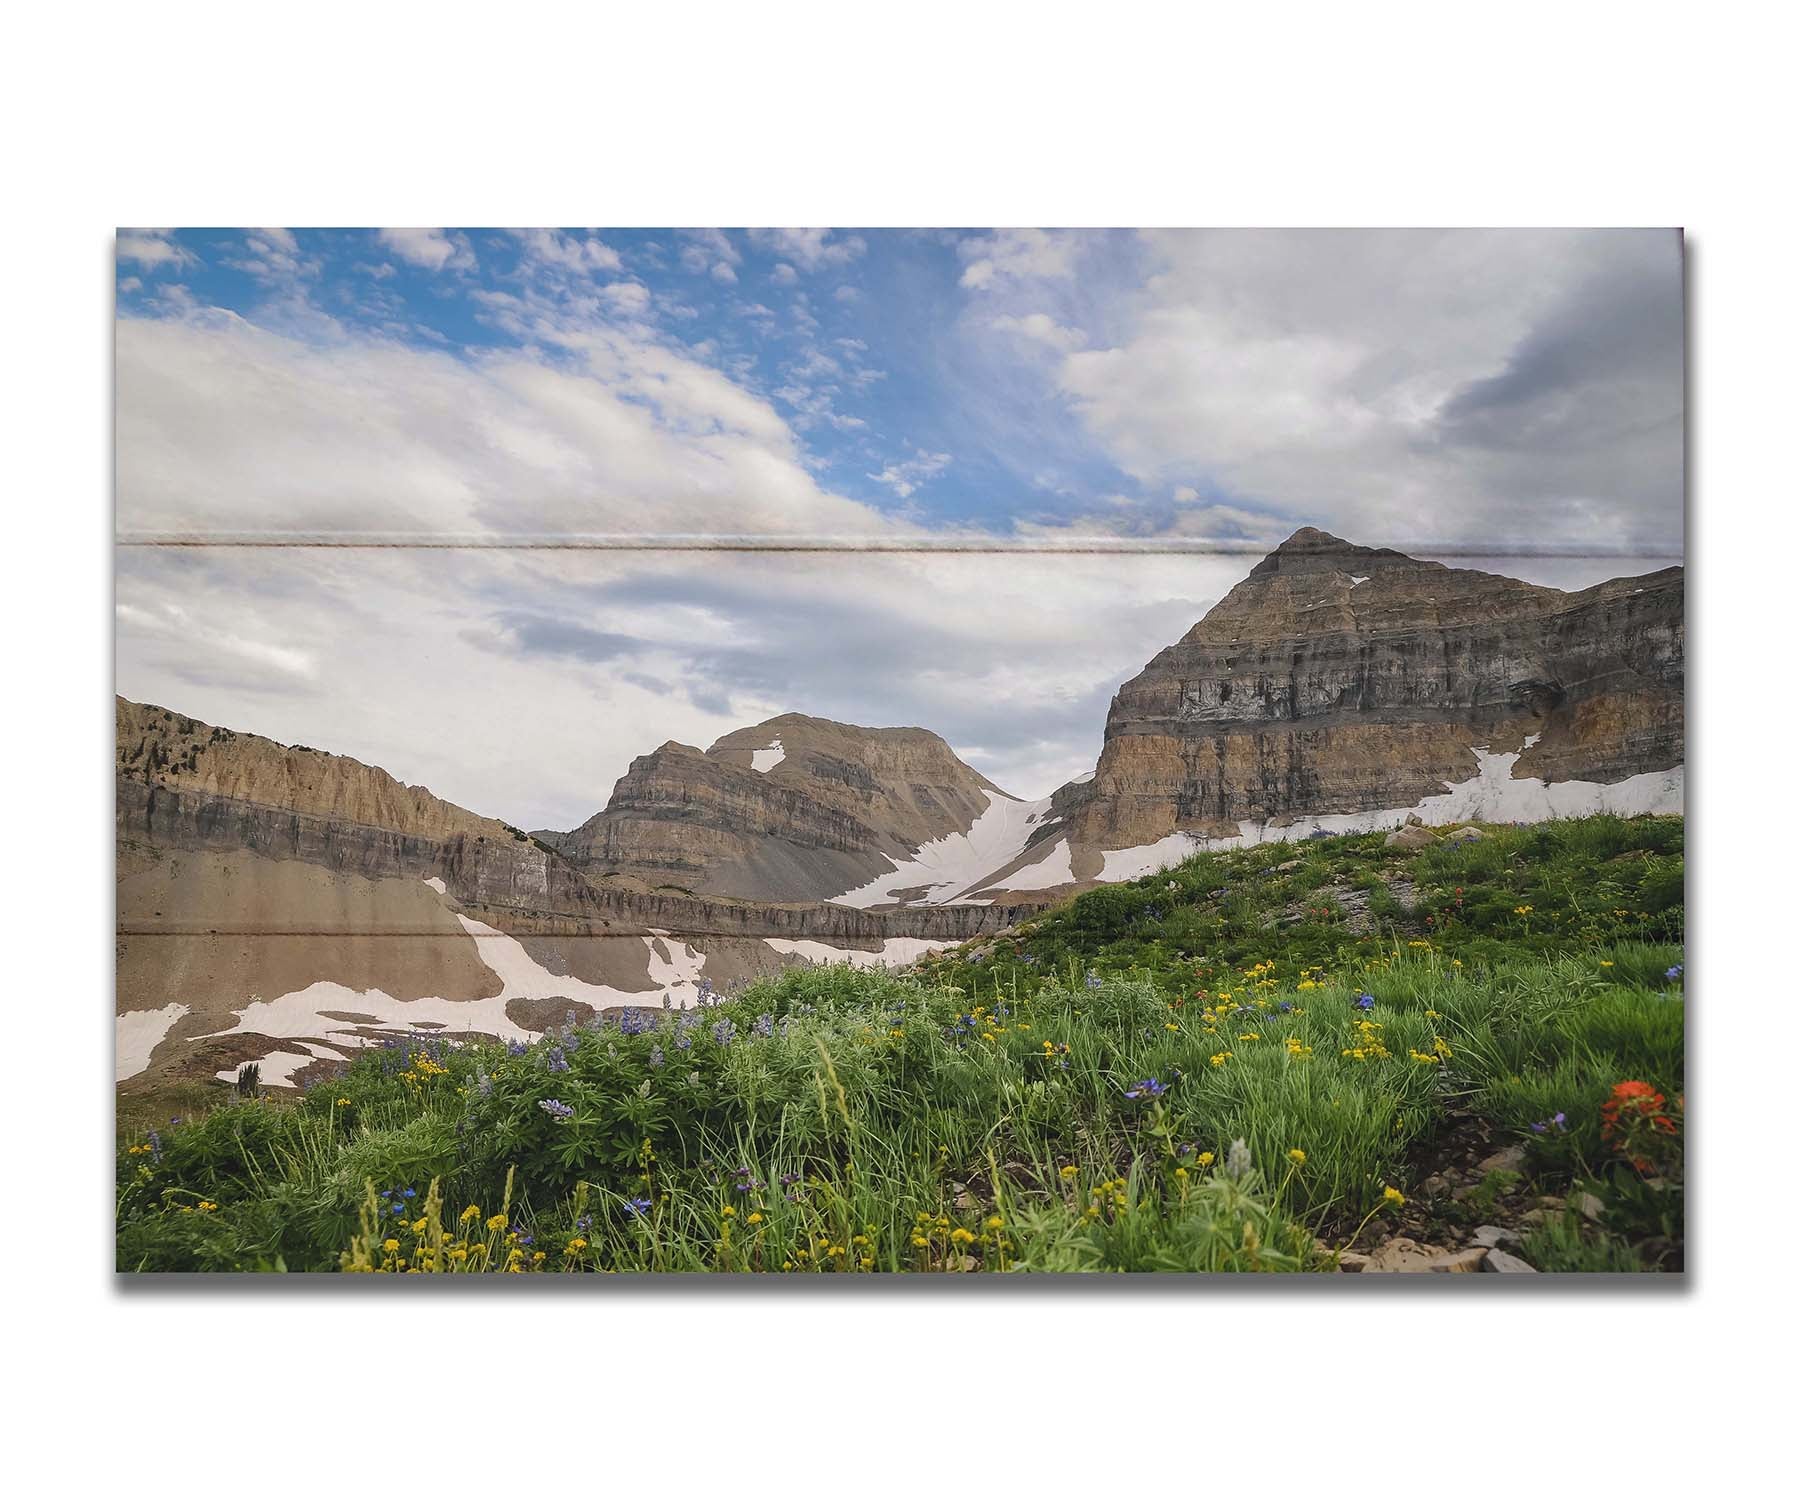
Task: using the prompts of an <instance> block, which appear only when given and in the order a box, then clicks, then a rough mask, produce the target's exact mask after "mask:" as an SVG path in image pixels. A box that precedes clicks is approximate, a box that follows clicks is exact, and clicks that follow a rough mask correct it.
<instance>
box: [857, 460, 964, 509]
mask: <svg viewBox="0 0 1800 1500" xmlns="http://www.w3.org/2000/svg"><path fill="white" fill-rule="evenodd" d="M949 467H950V455H949V454H948V453H927V452H926V451H925V450H924V449H923V448H919V449H915V450H914V456H913V457H912V458H908V459H903V460H902V461H901V462H899V463H895V464H889V465H887V466H886V467H885V468H884V469H882V471H881V472H880V473H879V474H871V475H870V476H869V478H871V479H873V480H874V481H875V482H876V483H877V484H885V485H886V486H887V487H888V488H889V489H891V490H892V491H893V492H894V493H895V494H896V495H898V496H899V497H900V498H901V499H902V500H905V499H907V498H908V497H909V496H910V495H911V494H912V493H913V491H915V490H916V489H918V487H919V486H920V485H922V484H923V483H925V481H926V480H928V479H931V478H933V477H934V476H936V475H938V474H941V473H943V472H944V470H945V469H947V468H949Z"/></svg>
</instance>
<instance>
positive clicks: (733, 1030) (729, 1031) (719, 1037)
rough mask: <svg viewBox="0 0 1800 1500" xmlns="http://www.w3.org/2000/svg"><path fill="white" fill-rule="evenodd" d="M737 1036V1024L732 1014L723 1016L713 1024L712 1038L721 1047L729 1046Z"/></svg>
mask: <svg viewBox="0 0 1800 1500" xmlns="http://www.w3.org/2000/svg"><path fill="white" fill-rule="evenodd" d="M736 1037H737V1025H736V1023H735V1022H734V1021H733V1020H732V1019H731V1017H730V1016H724V1017H721V1018H720V1019H719V1020H718V1021H717V1022H716V1023H715V1024H714V1026H713V1029H712V1039H713V1040H714V1041H715V1042H717V1043H718V1044H719V1045H720V1046H721V1047H729V1046H730V1045H731V1044H732V1042H733V1041H734V1040H735V1039H736Z"/></svg>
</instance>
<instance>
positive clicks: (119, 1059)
mask: <svg viewBox="0 0 1800 1500" xmlns="http://www.w3.org/2000/svg"><path fill="white" fill-rule="evenodd" d="M187 1013H188V1008H187V1007H186V1006H185V1005H165V1006H163V1008H162V1009H161V1010H128V1011H126V1012H125V1014H124V1015H122V1016H120V1017H119V1018H118V1020H117V1021H116V1022H115V1023H114V1025H113V1080H114V1082H117V1083H123V1082H124V1081H125V1080H126V1079H127V1078H135V1077H137V1075H138V1074H139V1073H141V1072H143V1071H144V1069H145V1068H147V1067H149V1066H150V1054H151V1053H152V1052H154V1051H155V1050H156V1048H157V1045H158V1044H159V1043H160V1042H161V1041H162V1039H163V1038H164V1037H166V1036H167V1035H168V1034H169V1028H170V1027H171V1026H173V1025H174V1024H175V1023H176V1022H177V1021H179V1020H180V1019H181V1018H182V1017H183V1016H185V1015H186V1014H187Z"/></svg>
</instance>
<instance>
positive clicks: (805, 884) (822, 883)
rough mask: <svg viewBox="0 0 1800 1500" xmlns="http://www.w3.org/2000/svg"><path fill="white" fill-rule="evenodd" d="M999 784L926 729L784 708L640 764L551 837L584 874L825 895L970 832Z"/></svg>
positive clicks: (791, 897)
mask: <svg viewBox="0 0 1800 1500" xmlns="http://www.w3.org/2000/svg"><path fill="white" fill-rule="evenodd" d="M1004 795H1005V794H1004V793H1002V792H1001V791H1000V790H999V788H997V787H995V786H994V785H993V783H992V782H990V781H988V780H987V779H986V778H985V777H983V776H981V775H979V774H978V773H977V772H975V771H974V770H972V769H970V767H968V766H966V765H964V764H963V763H962V761H960V760H958V759H957V758H956V755H955V754H954V753H953V752H952V751H951V749H950V747H949V746H948V745H947V744H945V743H944V741H943V740H942V739H940V738H939V737H938V736H937V735H935V734H931V733H929V732H928V731H926V730H923V729H863V728H859V727H857V726H855V725H850V724H837V723H833V722H831V721H830V720H828V719H814V718H808V717H807V716H805V715H803V714H784V715H782V716H781V717H779V718H775V719H770V720H768V721H767V722H766V723H762V724H757V725H753V726H751V727H750V728H747V729H740V730H736V731H734V732H733V733H731V734H728V735H726V736H725V737H724V738H723V739H721V740H719V741H718V742H717V743H716V744H714V745H713V747H712V748H711V749H710V750H707V751H704V752H702V751H700V750H698V749H695V748H694V747H693V746H690V745H680V744H676V743H673V742H671V743H669V744H665V745H663V746H662V747H661V748H660V749H657V750H655V751H653V752H651V753H650V754H649V755H644V756H640V757H639V758H638V759H637V760H635V761H633V762H632V763H631V769H630V771H629V772H628V773H627V774H626V775H625V776H624V777H622V778H621V779H620V781H619V783H618V785H617V786H616V787H615V788H614V789H613V794H612V798H611V800H610V801H609V802H608V803H607V806H606V808H605V810H604V811H602V812H599V813H596V814H595V815H594V816H593V817H592V818H590V819H588V821H587V822H586V823H584V824H582V825H581V827H579V828H577V829H575V830H574V831H573V832H572V833H568V834H565V835H560V836H554V837H552V838H550V839H549V840H548V841H549V842H552V843H554V845H555V847H557V848H558V849H560V850H561V851H562V852H563V853H565V854H566V855H567V856H568V857H569V859H570V860H571V861H572V862H573V863H575V864H576V865H577V866H578V867H580V868H581V869H583V870H585V871H587V872H589V873H592V874H598V873H613V874H624V875H631V876H635V877H638V878H640V879H642V880H644V881H646V882H648V883H649V884H652V885H665V884H666V885H674V886H679V887H682V888H684V889H686V890H690V891H694V892H703V893H707V894H712V895H727V896H731V895H735V896H754V897H758V898H761V899H764V900H778V901H807V900H826V899H829V898H830V897H832V896H834V895H837V894H839V893H840V892H844V891H848V890H851V889H852V888H854V887H856V886H860V885H862V884H864V883H865V882H866V881H868V880H869V879H870V878H871V877H872V876H875V875H878V874H881V873H883V872H886V871H888V870H890V869H892V868H893V864H894V862H895V860H904V859H905V858H907V857H909V856H910V855H911V854H913V853H914V852H915V851H916V850H918V849H919V847H920V846H921V845H924V844H928V843H931V842H932V841H934V840H937V839H942V838H945V837H948V836H950V835H954V834H960V833H962V832H964V831H966V830H967V829H968V828H969V827H970V826H971V825H972V824H973V823H974V822H975V821H976V819H977V818H979V817H980V816H981V815H982V814H983V813H984V812H986V811H987V810H988V808H989V806H990V805H991V803H992V801H993V799H994V798H995V797H1004Z"/></svg>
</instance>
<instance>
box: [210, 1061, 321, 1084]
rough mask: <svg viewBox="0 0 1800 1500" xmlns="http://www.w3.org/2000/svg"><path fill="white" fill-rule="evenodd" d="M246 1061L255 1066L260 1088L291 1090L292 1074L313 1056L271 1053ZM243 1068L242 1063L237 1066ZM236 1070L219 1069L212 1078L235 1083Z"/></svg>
mask: <svg viewBox="0 0 1800 1500" xmlns="http://www.w3.org/2000/svg"><path fill="white" fill-rule="evenodd" d="M248 1061H249V1062H253V1063H255V1064H256V1067H257V1078H256V1081H257V1083H258V1084H259V1085H260V1086H261V1087H263V1088H283V1089H291V1088H292V1087H293V1086H294V1074H295V1073H296V1072H297V1071H298V1070H299V1069H301V1068H304V1067H305V1066H306V1065H307V1064H308V1063H309V1062H312V1061H313V1055H312V1053H310V1052H271V1053H270V1054H269V1055H268V1056H267V1057H253V1058H249V1059H248ZM243 1066H244V1064H243V1063H239V1064H238V1068H241V1067H243ZM238 1068H220V1069H219V1071H218V1072H216V1073H214V1074H213V1077H214V1078H222V1079H224V1080H225V1082H227V1083H236V1082H237V1076H238Z"/></svg>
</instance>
